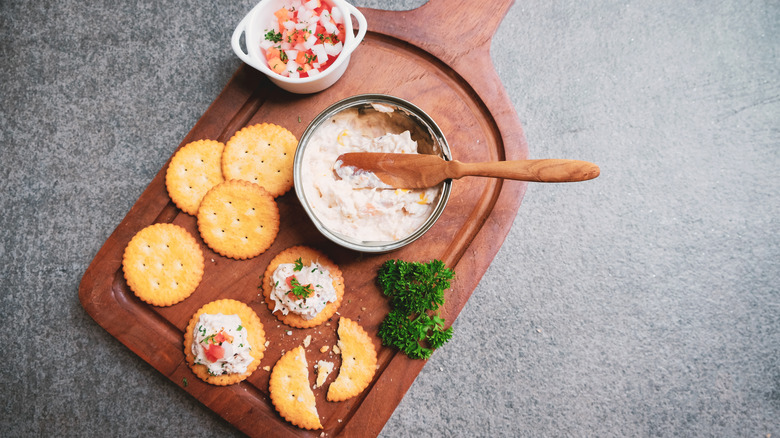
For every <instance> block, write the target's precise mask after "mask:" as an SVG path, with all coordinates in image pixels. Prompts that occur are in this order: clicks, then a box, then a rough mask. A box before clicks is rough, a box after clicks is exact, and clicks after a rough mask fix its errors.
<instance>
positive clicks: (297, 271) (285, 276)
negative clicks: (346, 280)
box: [271, 259, 337, 320]
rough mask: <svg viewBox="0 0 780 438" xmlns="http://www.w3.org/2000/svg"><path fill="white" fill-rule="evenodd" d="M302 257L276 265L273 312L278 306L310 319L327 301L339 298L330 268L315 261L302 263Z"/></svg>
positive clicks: (272, 296)
mask: <svg viewBox="0 0 780 438" xmlns="http://www.w3.org/2000/svg"><path fill="white" fill-rule="evenodd" d="M300 260H301V259H298V260H297V261H296V262H295V263H282V264H280V265H279V266H278V267H277V268H276V270H275V271H274V273H273V277H272V281H273V283H274V288H273V290H272V291H271V299H273V300H274V303H275V306H274V312H276V311H277V310H278V311H280V312H282V314H283V315H287V314H288V313H290V312H292V313H295V314H297V315H300V316H301V317H302V318H303V319H306V320H309V319H312V318H314V317H315V316H317V314H318V313H320V312H321V311H322V309H324V308H325V306H327V305H328V303H331V302H333V301H336V299H337V296H336V289H335V288H334V287H333V280H332V279H331V278H330V272H329V271H328V270H327V268H325V267H323V266H321V265H320V264H319V263H316V262H312V263H311V264H310V265H309V266H303V263H301V261H300Z"/></svg>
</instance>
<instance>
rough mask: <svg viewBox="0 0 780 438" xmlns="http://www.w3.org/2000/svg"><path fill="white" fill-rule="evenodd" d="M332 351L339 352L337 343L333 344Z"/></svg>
mask: <svg viewBox="0 0 780 438" xmlns="http://www.w3.org/2000/svg"><path fill="white" fill-rule="evenodd" d="M333 352H334V353H336V354H340V353H341V349H339V346H338V345H334V346H333Z"/></svg>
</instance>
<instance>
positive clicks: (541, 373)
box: [0, 0, 780, 437]
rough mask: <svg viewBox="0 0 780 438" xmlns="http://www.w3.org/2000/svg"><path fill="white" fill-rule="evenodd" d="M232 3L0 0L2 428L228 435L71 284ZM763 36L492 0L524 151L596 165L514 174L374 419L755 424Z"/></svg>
mask: <svg viewBox="0 0 780 438" xmlns="http://www.w3.org/2000/svg"><path fill="white" fill-rule="evenodd" d="M421 3H423V2H422V1H412V0H401V1H394V2H383V1H379V0H372V1H369V0H365V1H356V2H355V4H356V5H358V6H368V7H386V8H388V9H408V8H411V7H415V6H417V5H419V4H421ZM252 4H253V2H252V1H250V0H241V1H237V2H202V1H180V2H162V1H142V2H120V1H100V2H90V3H84V2H76V1H72V0H62V1H57V2H54V1H39V2H26V1H18V0H16V1H14V0H7V1H3V2H2V3H1V4H0V56H1V58H2V68H0V92H1V94H0V95H1V96H2V107H1V108H0V142H1V143H0V187H2V189H1V191H0V212H1V213H0V259H2V260H3V262H2V265H0V275H1V277H0V291H2V292H0V303H1V304H0V317H1V318H2V320H3V325H4V326H5V327H6V328H5V333H6V335H5V337H4V338H5V341H4V343H3V347H2V348H1V349H0V351H2V359H3V366H2V367H0V377H1V378H0V392H1V394H2V395H1V396H0V405H1V406H2V414H3V415H2V416H1V417H0V418H1V419H0V429H1V430H2V435H4V436H140V435H148V436H235V435H239V434H238V432H237V431H236V430H235V429H234V428H233V427H232V426H231V425H229V424H227V423H226V422H224V421H223V420H221V419H220V418H219V417H217V416H216V415H214V414H212V413H211V412H210V411H209V410H208V409H206V408H205V407H203V406H202V405H200V404H199V402H197V401H196V400H194V399H193V398H191V397H190V396H189V395H188V394H186V393H185V392H184V391H182V390H181V389H179V388H178V387H176V386H175V385H173V384H172V383H171V382H170V381H168V380H167V378H165V377H163V376H162V375H161V374H159V373H158V372H157V371H155V370H154V369H153V368H151V367H150V366H148V365H147V364H146V363H145V362H143V361H142V360H141V359H139V358H138V357H137V356H135V355H134V354H133V353H132V352H130V351H129V350H128V349H127V348H125V347H124V346H123V345H121V344H120V343H119V342H117V341H116V340H114V339H113V338H112V337H111V336H110V335H109V334H108V333H107V332H105V331H104V330H103V329H102V328H100V327H99V326H98V325H97V324H95V323H94V322H93V321H92V320H91V318H90V317H89V316H88V315H87V314H86V313H85V312H84V311H83V309H82V307H81V305H80V303H79V301H78V297H77V290H78V285H79V282H80V280H81V276H82V274H83V273H84V271H85V269H86V268H87V266H88V265H89V263H90V262H91V261H92V258H93V257H94V255H95V253H96V252H97V250H98V249H99V248H100V246H101V245H102V244H103V242H104V241H105V239H106V238H107V237H108V235H109V234H110V233H111V232H112V231H113V229H114V228H115V227H116V225H117V224H118V223H119V222H120V221H121V219H122V218H123V217H124V215H125V214H126V213H127V211H128V210H129V208H130V206H132V205H133V203H134V202H135V200H136V199H137V197H138V196H139V195H140V193H141V192H142V190H143V189H144V188H145V187H146V184H147V183H148V182H149V181H150V180H151V178H152V177H153V176H154V175H155V174H156V173H157V171H158V170H159V169H160V167H161V166H162V164H163V163H164V162H165V160H166V159H167V158H168V157H169V156H170V154H171V153H172V150H173V149H174V148H175V147H176V145H178V144H179V142H180V140H181V139H182V138H183V136H184V135H185V134H186V133H187V132H188V131H189V129H190V128H191V127H192V125H193V124H194V123H195V121H196V120H197V119H198V118H199V117H200V115H201V114H202V113H203V112H204V111H205V110H206V108H207V106H208V105H209V103H210V102H211V101H212V100H213V99H214V98H215V97H216V95H217V94H218V93H219V91H220V90H221V89H222V87H223V86H224V85H225V84H226V83H227V81H228V79H229V78H230V75H231V74H232V72H233V71H234V70H235V69H236V68H237V67H238V65H239V61H238V60H237V59H236V58H235V57H234V56H233V55H232V53H231V51H230V48H229V38H230V34H231V32H232V28H233V27H234V26H235V24H236V23H237V21H238V19H239V18H240V17H241V16H243V14H245V13H246V12H247V11H248V10H249V9H250V8H251V6H252ZM388 5H389V6H388ZM779 35H780V4H778V2H777V1H752V2H740V1H736V0H725V1H718V2H704V3H702V2H691V1H683V2H680V1H669V0H659V1H652V2H651V1H625V0H621V1H617V0H597V1H592V2H581V1H568V0H565V1H556V2H549V1H539V0H527V1H518V2H516V3H515V4H514V5H513V7H512V8H511V9H510V11H509V13H508V15H507V16H506V18H505V19H504V21H503V22H502V24H501V27H500V28H499V31H498V33H497V36H496V38H495V39H494V41H493V48H492V54H493V59H494V64H495V68H496V70H497V71H498V73H499V75H500V76H501V78H502V80H503V82H504V84H505V87H506V89H507V91H508V93H509V96H510V98H511V100H512V102H513V103H514V105H515V108H516V110H517V113H518V114H519V116H520V119H521V121H522V123H523V127H524V129H525V133H526V136H527V138H528V142H529V145H530V150H531V155H532V156H533V157H536V158H540V157H560V158H579V159H584V160H589V161H594V162H596V163H598V164H599V165H600V166H601V169H602V174H601V176H600V177H599V178H598V179H597V180H594V181H591V182H588V183H582V184H574V185H532V186H530V187H529V189H528V192H527V194H526V196H525V199H524V202H523V205H522V206H521V208H520V211H519V213H518V215H517V218H516V220H515V223H514V226H513V228H512V230H511V232H510V234H509V236H508V238H507V240H506V242H505V243H504V245H503V247H502V248H501V250H500V251H499V253H498V255H497V257H496V259H495V261H494V263H493V264H492V265H491V267H490V269H489V270H488V271H487V273H486V275H485V276H484V278H483V279H482V281H481V283H480V285H479V287H478V288H477V289H476V291H475V292H474V294H473V297H472V298H471V300H470V301H469V302H468V304H467V305H466V307H465V309H464V310H463V312H462V313H461V315H460V317H459V318H458V320H457V321H456V323H455V325H454V326H455V336H454V338H453V340H452V341H451V342H450V343H449V344H448V345H447V346H446V348H443V349H442V350H440V351H438V352H437V353H436V354H435V355H434V356H433V358H432V359H431V360H430V361H429V363H428V364H427V365H426V367H425V368H424V370H423V372H422V373H421V374H420V376H419V377H418V379H417V380H416V381H415V383H414V385H413V386H412V388H411V389H410V391H409V392H408V394H407V395H406V397H405V398H404V400H403V401H402V402H401V404H400V405H399V406H398V409H397V410H396V412H395V414H394V415H393V416H392V418H391V419H390V421H389V422H388V423H387V425H386V426H385V428H384V430H383V431H382V436H387V437H412V436H415V437H416V436H464V437H465V436H534V437H536V436H626V435H627V436H745V437H766V436H769V435H770V434H773V435H775V436H776V435H780V420H778V418H780V219H778V218H780V200H779V199H780V183H778V178H777V176H776V169H778V168H780V149H778V147H780V141H779V139H780V65H779V63H778V57H777V55H778V47H780V44H779V43H780V37H779Z"/></svg>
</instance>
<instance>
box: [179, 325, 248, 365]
mask: <svg viewBox="0 0 780 438" xmlns="http://www.w3.org/2000/svg"><path fill="white" fill-rule="evenodd" d="M193 335H194V336H193V337H194V340H193V341H194V342H193V343H192V353H193V354H194V355H195V363H196V364H202V365H206V366H207V367H208V371H209V373H210V374H211V375H214V376H221V375H223V374H232V373H235V374H242V373H245V372H246V369H247V366H249V364H250V363H252V360H253V357H252V355H251V354H250V350H251V349H252V347H251V346H250V345H249V342H248V341H247V330H246V328H244V327H243V326H242V325H241V318H239V316H238V315H223V314H221V313H218V314H216V315H211V314H208V313H204V314H202V315H200V319H199V320H198V323H197V324H196V325H195V333H194V334H193Z"/></svg>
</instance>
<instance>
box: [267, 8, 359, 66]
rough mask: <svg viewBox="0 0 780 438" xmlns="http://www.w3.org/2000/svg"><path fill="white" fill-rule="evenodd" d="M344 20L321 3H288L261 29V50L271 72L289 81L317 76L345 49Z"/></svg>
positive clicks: (335, 9)
mask: <svg viewBox="0 0 780 438" xmlns="http://www.w3.org/2000/svg"><path fill="white" fill-rule="evenodd" d="M345 36H346V30H345V28H344V17H343V16H342V15H341V11H340V10H339V9H338V8H334V7H333V5H331V4H329V3H328V2H326V1H324V0H309V1H304V0H288V1H287V2H286V3H285V6H284V7H282V8H280V9H278V10H277V11H276V12H274V16H273V18H270V19H269V23H268V27H267V28H266V29H264V30H263V38H261V40H260V48H261V49H263V51H264V54H265V58H266V60H267V61H268V66H269V67H270V68H271V70H273V71H274V72H276V73H278V74H280V75H282V76H286V77H291V78H305V77H311V76H315V75H317V74H319V73H320V72H322V71H324V70H325V69H327V68H328V67H329V66H330V65H331V64H333V62H334V61H335V60H336V58H338V55H339V54H340V53H341V51H342V49H343V48H344V38H345Z"/></svg>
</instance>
